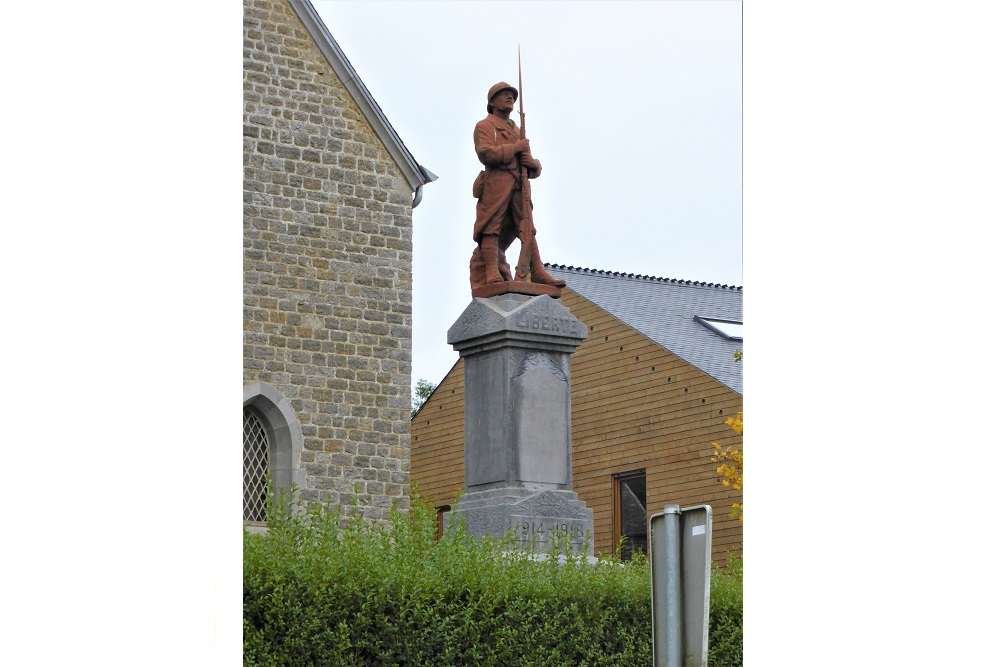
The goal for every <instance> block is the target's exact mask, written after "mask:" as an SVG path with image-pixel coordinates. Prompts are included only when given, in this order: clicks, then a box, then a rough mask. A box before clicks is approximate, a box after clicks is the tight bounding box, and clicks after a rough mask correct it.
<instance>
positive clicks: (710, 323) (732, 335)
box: [694, 316, 743, 340]
mask: <svg viewBox="0 0 1000 667" xmlns="http://www.w3.org/2000/svg"><path fill="white" fill-rule="evenodd" d="M694 319H696V320H697V321H698V322H699V323H701V324H703V325H705V327H707V328H708V329H711V330H712V331H714V332H715V333H717V334H719V335H720V336H722V337H723V338H725V339H727V340H743V323H742V322H733V321H730V320H716V319H712V318H708V317H698V316H695V318H694Z"/></svg>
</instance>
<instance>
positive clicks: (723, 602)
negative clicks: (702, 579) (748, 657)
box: [708, 554, 743, 667]
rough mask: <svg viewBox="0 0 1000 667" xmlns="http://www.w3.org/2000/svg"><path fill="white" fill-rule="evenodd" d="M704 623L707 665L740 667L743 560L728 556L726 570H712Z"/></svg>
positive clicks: (741, 657) (741, 661)
mask: <svg viewBox="0 0 1000 667" xmlns="http://www.w3.org/2000/svg"><path fill="white" fill-rule="evenodd" d="M710 585H711V595H710V599H711V603H710V605H711V606H710V610H709V619H708V664H709V665H712V667H741V666H742V665H743V560H742V558H740V557H737V556H734V555H732V554H731V555H730V556H729V558H728V562H727V566H726V568H725V569H723V568H714V570H713V572H712V581H711V584H710Z"/></svg>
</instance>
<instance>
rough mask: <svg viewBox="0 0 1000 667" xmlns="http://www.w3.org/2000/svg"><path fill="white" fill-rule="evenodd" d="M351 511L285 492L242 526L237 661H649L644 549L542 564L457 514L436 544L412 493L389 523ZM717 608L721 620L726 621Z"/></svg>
mask: <svg viewBox="0 0 1000 667" xmlns="http://www.w3.org/2000/svg"><path fill="white" fill-rule="evenodd" d="M360 509H361V508H359V507H357V506H356V505H355V506H353V507H347V508H345V509H343V510H341V509H340V508H330V507H322V506H318V505H309V506H301V505H299V504H298V503H297V502H295V501H294V500H291V499H289V498H288V497H281V498H279V499H278V500H277V501H276V502H274V503H272V506H271V507H270V508H269V510H268V517H269V519H268V528H269V532H268V534H266V535H252V534H250V533H248V532H247V533H245V534H244V542H243V631H244V664H245V665H248V666H250V665H262V666H263V665H268V666H279V665H295V666H305V665H345V666H358V667H361V666H364V667H373V666H374V667H381V666H385V667H388V666H390V665H394V666H399V667H402V666H404V665H406V666H408V665H420V666H424V665H428V666H430V665H440V666H442V667H444V666H447V667H463V666H469V667H473V666H474V667H481V666H488V665H494V666H498V667H513V666H518V665H523V666H525V667H527V666H531V667H538V666H549V665H551V666H562V665H565V666H567V667H569V666H573V667H577V666H581V665H593V666H597V665H615V666H617V665H648V664H651V663H652V641H651V636H650V632H651V617H650V590H649V585H650V582H649V568H648V564H647V562H646V560H645V559H644V558H643V557H642V555H641V554H639V555H638V556H637V557H636V558H635V559H633V560H632V561H631V562H629V563H625V564H621V563H619V562H617V561H615V560H613V559H600V560H599V561H598V563H597V564H594V565H591V564H588V563H587V561H586V559H585V557H583V556H574V555H572V554H569V553H568V545H567V544H565V543H563V544H559V543H558V542H557V543H556V544H555V545H554V546H553V550H552V551H551V552H550V557H549V558H547V559H543V560H541V561H537V560H535V559H533V558H531V557H529V556H527V555H526V554H523V553H520V552H517V551H516V549H515V544H514V542H513V538H509V539H507V540H496V539H491V538H486V539H482V540H479V539H476V538H474V537H472V536H471V534H469V533H468V532H467V531H466V530H465V529H464V527H463V526H461V525H460V524H459V525H456V526H452V527H451V528H450V529H449V530H448V531H446V533H445V535H444V536H443V537H442V538H441V540H440V541H436V540H435V536H436V516H435V512H434V510H433V508H431V507H428V506H427V505H425V504H424V503H422V502H421V501H420V500H419V498H414V500H413V502H412V505H411V509H410V510H409V511H408V512H407V513H406V514H403V513H401V512H398V511H393V512H392V514H391V518H390V521H389V523H388V525H377V524H373V523H369V522H367V521H365V520H364V519H362V517H361V511H360ZM560 554H561V557H557V556H559V555H560ZM714 595H715V582H714V581H713V596H714ZM715 609H716V607H715V605H714V600H713V615H714V613H715ZM726 609H729V607H726ZM727 613H728V612H727ZM725 618H726V619H727V620H726V624H724V625H722V626H720V630H719V631H720V632H723V633H724V632H727V631H728V632H731V631H732V628H731V626H730V625H728V623H729V620H728V619H730V617H729V616H726V617H725ZM727 629H728V630H727ZM729 645H730V644H727V646H729ZM730 653H731V651H730ZM730 653H726V655H729V654H730ZM711 664H714V663H711ZM719 664H720V665H723V664H725V665H728V664H739V663H732V662H725V663H719Z"/></svg>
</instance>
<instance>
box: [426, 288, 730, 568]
mask: <svg viewBox="0 0 1000 667" xmlns="http://www.w3.org/2000/svg"><path fill="white" fill-rule="evenodd" d="M562 304H563V305H564V306H565V307H567V308H568V309H569V310H570V312H572V313H573V315H574V316H576V317H577V318H578V319H580V320H581V321H582V322H584V323H585V324H586V325H587V329H588V332H587V335H588V338H587V340H585V341H584V342H583V344H582V345H581V346H580V347H579V348H578V349H577V351H576V353H575V354H574V355H573V356H572V357H570V360H571V364H570V381H571V394H570V400H571V403H572V420H573V421H572V430H573V490H574V491H576V493H577V494H579V497H580V499H581V500H583V501H584V502H585V503H586V504H587V506H588V507H589V508H591V509H592V510H594V550H595V553H600V552H605V553H607V552H610V551H611V550H612V549H613V548H614V535H613V533H612V530H613V527H612V524H613V521H612V506H613V498H612V489H613V483H612V478H613V476H614V475H616V474H619V473H626V472H631V471H635V470H645V472H646V506H647V510H648V512H649V513H650V514H653V513H657V512H660V511H662V508H663V505H665V504H666V503H676V504H679V505H681V506H682V507H686V506H689V505H701V504H709V505H711V506H712V509H713V514H714V530H713V537H712V544H713V547H712V556H713V558H714V559H715V560H716V561H718V562H723V561H724V560H725V558H726V553H727V551H730V550H736V551H739V550H740V549H741V545H742V542H743V530H742V524H740V522H739V521H738V520H736V519H732V518H730V517H729V511H730V508H731V506H732V504H733V503H734V502H742V493H741V492H738V491H733V490H732V489H727V488H726V487H724V486H722V484H721V483H720V482H719V478H718V476H717V475H716V473H715V468H716V464H714V463H712V461H711V457H712V454H713V449H712V444H711V443H712V442H713V441H715V442H718V443H719V444H720V445H722V446H723V447H725V446H727V445H731V446H739V447H741V448H742V446H743V438H742V437H741V436H738V435H736V434H735V433H734V432H733V431H732V430H731V429H730V428H729V427H728V426H726V424H725V420H726V418H728V417H730V416H732V415H735V414H736V413H737V412H740V411H741V410H742V409H743V398H742V396H740V395H739V394H737V393H736V392H734V391H732V390H731V389H729V388H728V387H726V386H725V385H723V384H721V383H720V382H718V381H717V380H715V379H713V378H711V377H710V376H708V375H706V374H705V373H703V372H702V371H700V370H698V369H697V368H695V367H694V366H692V365H690V364H688V363H687V362H685V361H683V360H681V359H680V358H678V357H677V356H676V355H674V354H672V353H670V352H668V351H667V350H665V349H663V348H662V347H661V346H660V345H658V344H657V343H654V342H653V341H651V340H650V339H648V338H646V337H645V336H643V335H642V334H641V333H639V332H638V331H636V330H635V329H633V328H631V327H629V326H627V325H625V324H624V323H622V322H621V321H619V320H618V319H616V318H615V317H613V316H612V315H610V314H609V313H608V312H606V311H604V310H602V309H601V308H599V307H597V306H596V305H594V304H593V303H591V302H589V301H587V300H586V299H584V298H583V297H581V296H579V295H578V294H576V293H575V292H573V291H572V290H571V289H568V288H567V289H564V290H563V296H562ZM463 390H464V366H463V361H462V360H459V361H458V363H457V364H455V366H454V367H453V368H452V370H451V371H450V372H449V373H448V375H447V376H446V377H445V378H444V380H442V381H441V384H440V386H439V387H438V388H437V390H436V391H435V392H434V393H433V394H432V395H431V397H430V398H429V399H428V400H427V402H426V403H425V404H424V406H423V407H422V408H421V410H420V412H418V413H417V415H416V416H415V417H414V418H413V420H412V422H411V434H412V440H411V442H412V445H411V468H410V470H411V476H412V478H413V480H414V481H415V482H416V483H417V484H418V486H419V491H420V494H421V495H422V496H424V497H426V498H431V499H433V501H434V504H435V505H436V506H441V505H448V504H453V502H454V499H455V496H456V494H457V493H460V492H461V490H462V485H463V480H464V470H465V468H464V445H463V440H464V428H465V426H464V425H465V420H464V406H463V397H464V394H463Z"/></svg>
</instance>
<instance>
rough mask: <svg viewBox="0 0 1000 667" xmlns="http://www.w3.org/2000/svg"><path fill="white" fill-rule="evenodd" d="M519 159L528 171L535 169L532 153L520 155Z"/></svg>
mask: <svg viewBox="0 0 1000 667" xmlns="http://www.w3.org/2000/svg"><path fill="white" fill-rule="evenodd" d="M517 159H518V161H520V163H521V165H522V166H524V167H527V168H528V169H534V168H535V158H533V157H531V153H529V152H528V151H525V152H524V153H520V154H518V156H517Z"/></svg>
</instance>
